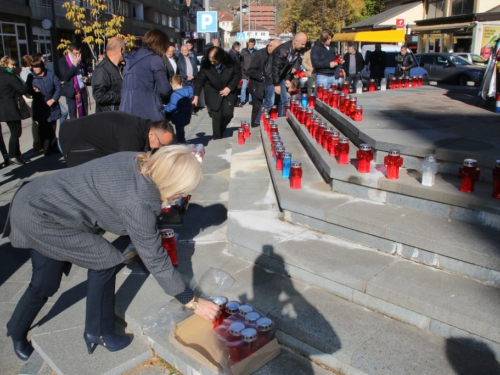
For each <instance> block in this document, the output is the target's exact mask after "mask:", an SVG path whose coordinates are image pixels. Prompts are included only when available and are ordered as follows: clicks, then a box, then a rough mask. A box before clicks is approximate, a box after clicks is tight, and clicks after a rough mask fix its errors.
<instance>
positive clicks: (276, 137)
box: [271, 135, 281, 158]
mask: <svg viewBox="0 0 500 375" xmlns="http://www.w3.org/2000/svg"><path fill="white" fill-rule="evenodd" d="M276 142H281V138H280V136H278V135H276V136H274V137H272V138H271V153H272V155H273V158H274V150H275V147H276Z"/></svg>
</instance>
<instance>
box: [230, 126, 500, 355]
mask: <svg viewBox="0 0 500 375" xmlns="http://www.w3.org/2000/svg"><path fill="white" fill-rule="evenodd" d="M282 131H283V130H282V129H280V134H281V133H282ZM263 143H264V145H265V146H266V140H265V139H264V142H263ZM285 145H286V146H288V144H285ZM287 150H291V152H292V154H293V155H294V157H293V159H294V160H299V161H302V162H303V169H304V178H303V188H302V189H301V190H291V189H289V188H288V186H287V184H288V182H287V180H285V179H282V178H281V177H280V176H279V175H278V174H277V173H275V171H274V170H273V169H272V168H270V169H269V170H270V171H271V175H272V176H273V179H274V181H273V182H274V186H271V184H270V181H269V180H267V181H266V178H265V170H266V169H265V168H261V170H260V171H259V172H258V171H253V173H251V174H250V175H247V176H245V175H244V174H242V173H239V171H241V170H244V165H245V164H247V163H249V162H251V163H252V165H261V164H262V158H264V155H263V154H262V153H263V149H262V148H261V147H260V146H252V148H247V146H246V145H245V146H234V148H233V155H234V156H233V159H232V165H231V180H230V184H229V189H230V190H229V197H230V205H229V217H228V240H229V244H230V251H231V252H232V253H234V254H237V255H239V256H241V257H243V258H245V259H247V260H249V261H251V262H254V263H256V264H259V265H262V266H263V267H265V268H267V269H272V270H274V271H276V272H278V273H280V274H283V275H286V276H288V277H291V278H293V279H298V280H301V281H303V282H305V283H307V284H309V285H314V286H316V287H318V288H320V289H321V290H322V291H323V292H327V293H332V294H335V295H336V296H339V297H342V298H344V299H346V300H348V301H352V302H354V303H356V304H358V305H360V306H362V307H366V308H368V309H371V310H374V311H378V312H381V313H382V314H384V315H386V316H389V317H392V318H395V319H397V320H399V321H402V322H405V323H408V324H411V325H413V326H415V327H418V328H420V329H422V330H424V331H427V332H430V333H433V334H436V335H438V336H442V337H445V338H447V339H450V340H457V341H460V340H462V342H464V343H466V344H467V345H472V346H474V345H475V346H476V347H479V346H481V345H484V347H485V348H488V349H487V350H490V351H491V352H493V353H495V354H496V355H497V356H498V357H497V358H500V340H499V339H500V337H499V336H498V334H499V333H500V331H498V330H497V329H496V323H495V322H496V320H497V317H498V313H497V311H498V303H499V302H498V301H500V298H499V297H500V290H499V289H498V288H496V287H493V286H489V285H485V284H483V283H480V282H477V281H475V280H472V279H470V278H467V277H463V276H461V275H456V274H451V273H448V272H444V271H442V270H437V269H435V268H429V267H427V266H424V265H419V264H415V263H412V262H408V261H406V260H404V259H402V258H401V257H394V256H391V255H389V254H386V253H384V252H381V251H377V250H376V249H374V248H370V247H367V246H364V245H362V244H360V242H361V243H362V241H360V239H362V238H363V237H365V236H369V235H368V234H364V233H359V232H357V230H349V229H346V228H341V229H340V230H339V231H338V233H337V235H338V237H334V236H331V235H327V234H325V233H320V232H317V231H314V230H310V229H307V228H305V227H303V226H300V225H294V224H293V223H289V222H286V221H283V218H285V219H286V218H287V211H286V210H287V209H289V208H288V207H286V204H291V202H295V206H294V207H293V208H294V209H296V208H300V209H304V210H306V209H307V210H308V211H307V212H306V214H307V215H309V214H311V215H312V214H314V212H316V211H317V210H318V207H320V206H319V203H318V201H317V200H316V199H315V198H317V199H319V200H320V201H321V202H322V205H323V206H325V207H326V206H331V205H332V204H333V203H332V200H331V199H332V194H333V193H332V192H331V191H329V188H328V186H327V185H326V184H325V183H324V182H323V181H322V180H321V176H319V174H318V172H317V171H316V170H315V168H314V167H313V165H312V163H311V161H310V160H309V161H308V159H307V155H306V154H305V152H303V153H302V154H300V153H299V152H298V150H297V149H295V148H292V147H288V148H287ZM259 154H260V159H259ZM247 157H248V160H245V159H246V158H247ZM233 168H234V171H233ZM257 176H259V177H257ZM275 191H276V196H277V197H278V199H277V201H274V202H273V197H275ZM285 192H286V193H285ZM288 193H294V194H295V195H294V198H295V199H291V197H289V199H288V200H286V204H285V205H283V204H282V202H284V201H283V196H284V195H286V194H288ZM335 196H336V199H337V200H339V202H337V203H336V204H335V206H336V207H341V206H344V205H349V204H350V203H353V201H354V202H355V203H358V204H360V203H362V202H361V200H359V199H355V200H353V199H352V198H351V199H350V200H349V199H346V198H345V197H341V196H340V195H338V194H337V195H335ZM327 198H328V199H327ZM299 201H300V203H298V202H299ZM278 202H279V205H280V206H281V208H282V209H283V210H284V215H282V214H281V213H280V211H279V209H278ZM364 203H366V202H364ZM379 206H380V205H379ZM346 210H347V211H348V210H349V208H347V209H346ZM304 215H305V214H304ZM368 216H369V215H368ZM378 219H380V218H378ZM372 220H373V221H374V222H376V221H377V218H372ZM319 222H322V221H321V220H317V221H316V222H315V224H317V223H319ZM366 226H367V225H366V224H365V227H366ZM270 228H272V229H271V230H270ZM323 229H324V228H323ZM358 229H359V228H358ZM345 231H349V232H350V233H357V238H356V239H354V241H355V242H356V243H353V242H349V241H346V240H343V239H341V238H339V237H345V235H343V234H344V233H343V232H345ZM323 232H324V231H323ZM406 275H408V277H407V276H406ZM256 279H257V278H256ZM379 283H381V284H383V285H384V288H378V286H377V285H379ZM301 294H302V292H301ZM389 296H391V298H388V297H389ZM457 297H458V298H457ZM477 298H478V299H479V300H480V301H479V300H477ZM471 301H472V302H471ZM479 306H481V307H480V308H478V307H479ZM479 310H480V311H479ZM287 334H288V333H287ZM304 337H305V336H304ZM298 340H299V341H300V340H301V339H300V338H299V339H298ZM292 341H293V340H292ZM320 341H321V340H320ZM306 342H308V345H309V346H311V347H313V348H316V349H318V348H317V347H318V345H320V344H318V343H314V342H312V341H306ZM478 343H481V344H478ZM476 344H477V345H476Z"/></svg>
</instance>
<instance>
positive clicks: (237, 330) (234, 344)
mask: <svg viewBox="0 0 500 375" xmlns="http://www.w3.org/2000/svg"><path fill="white" fill-rule="evenodd" d="M244 329H245V325H244V324H243V323H241V322H236V323H233V324H231V325H230V326H229V329H228V331H227V335H226V346H227V348H228V349H229V359H230V360H231V361H232V362H234V363H238V362H240V361H241V360H242V359H243V358H242V353H241V347H242V343H243V341H242V337H241V332H242V331H243V330H244Z"/></svg>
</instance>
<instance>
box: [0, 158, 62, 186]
mask: <svg viewBox="0 0 500 375" xmlns="http://www.w3.org/2000/svg"><path fill="white" fill-rule="evenodd" d="M9 168H10V169H9ZM63 168H66V163H65V162H64V159H63V158H62V157H61V155H60V154H52V155H49V156H45V157H42V158H38V159H36V160H34V161H32V162H31V163H28V164H25V165H20V166H11V167H7V168H5V169H2V171H1V172H0V173H1V174H2V175H3V176H4V177H8V178H7V179H5V180H3V181H1V182H0V186H2V185H5V184H7V183H9V182H11V181H14V180H21V179H23V178H29V177H31V176H33V175H34V174H36V173H40V172H49V171H56V170H59V169H63Z"/></svg>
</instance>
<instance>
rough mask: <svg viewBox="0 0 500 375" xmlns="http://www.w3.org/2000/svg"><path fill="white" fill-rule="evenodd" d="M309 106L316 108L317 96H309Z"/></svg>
mask: <svg viewBox="0 0 500 375" xmlns="http://www.w3.org/2000/svg"><path fill="white" fill-rule="evenodd" d="M307 106H308V107H309V108H314V107H315V106H316V95H314V94H311V95H309V97H308V98H307Z"/></svg>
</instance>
